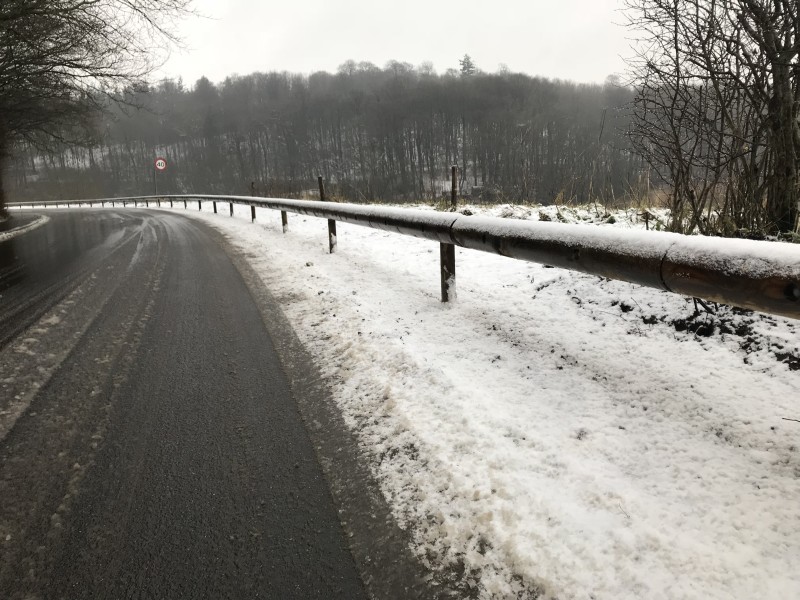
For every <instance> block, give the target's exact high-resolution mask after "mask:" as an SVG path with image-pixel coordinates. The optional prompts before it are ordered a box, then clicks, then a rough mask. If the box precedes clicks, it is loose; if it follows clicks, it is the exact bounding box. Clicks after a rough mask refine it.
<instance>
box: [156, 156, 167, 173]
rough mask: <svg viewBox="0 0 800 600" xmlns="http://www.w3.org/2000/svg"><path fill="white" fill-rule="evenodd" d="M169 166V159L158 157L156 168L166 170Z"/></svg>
mask: <svg viewBox="0 0 800 600" xmlns="http://www.w3.org/2000/svg"><path fill="white" fill-rule="evenodd" d="M166 168H167V159H166V158H161V157H158V158H157V159H156V169H158V170H159V171H164V170H165V169H166Z"/></svg>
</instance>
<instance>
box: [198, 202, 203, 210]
mask: <svg viewBox="0 0 800 600" xmlns="http://www.w3.org/2000/svg"><path fill="white" fill-rule="evenodd" d="M197 210H203V201H202V200H198V201H197Z"/></svg>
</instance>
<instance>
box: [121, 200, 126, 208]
mask: <svg viewBox="0 0 800 600" xmlns="http://www.w3.org/2000/svg"><path fill="white" fill-rule="evenodd" d="M125 206H126V203H125V200H123V201H122V208H125Z"/></svg>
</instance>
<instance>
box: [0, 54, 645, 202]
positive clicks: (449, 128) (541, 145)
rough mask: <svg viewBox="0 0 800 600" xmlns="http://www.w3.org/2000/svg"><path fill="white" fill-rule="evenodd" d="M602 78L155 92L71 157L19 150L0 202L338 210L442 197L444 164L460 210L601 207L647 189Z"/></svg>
mask: <svg viewBox="0 0 800 600" xmlns="http://www.w3.org/2000/svg"><path fill="white" fill-rule="evenodd" d="M632 94H633V93H632V91H631V90H629V89H627V88H625V87H624V86H621V85H618V84H617V83H616V82H613V81H609V82H607V83H606V84H605V85H579V84H574V83H570V82H563V81H550V80H546V79H542V78H536V77H530V76H527V75H523V74H517V73H510V72H498V73H494V74H487V73H481V72H478V71H477V70H476V69H474V66H473V65H472V64H471V63H467V64H464V61H462V69H461V71H455V70H452V69H451V70H449V71H448V72H447V73H445V74H436V73H434V72H433V70H432V69H431V68H429V67H427V66H425V65H423V66H421V67H418V68H414V67H412V66H411V65H410V64H408V63H400V62H391V63H389V64H387V65H386V66H385V68H383V69H381V68H378V67H376V66H375V65H373V64H371V63H355V62H352V61H351V62H348V63H345V64H344V65H342V66H341V67H340V68H339V70H338V72H337V73H336V74H331V73H325V72H318V73H314V74H312V75H310V76H303V75H297V74H291V73H285V72H284V73H254V74H251V75H245V76H234V77H230V78H228V79H226V80H225V81H224V82H222V83H220V84H218V85H215V84H214V83H212V82H210V81H209V80H208V79H205V78H202V79H200V80H198V81H197V82H196V83H194V84H193V85H191V86H185V85H184V84H183V83H182V82H181V81H177V82H176V81H171V80H167V81H162V82H161V83H159V84H158V85H156V86H154V87H144V86H143V87H142V88H141V89H138V90H127V91H126V92H125V93H124V96H125V100H126V104H127V108H125V107H124V105H123V107H119V106H115V107H112V108H111V110H110V112H108V113H107V114H105V115H103V116H101V117H98V120H97V121H96V122H95V123H94V124H93V131H94V140H93V143H91V144H89V145H87V146H86V147H79V146H75V145H74V144H70V145H66V144H64V145H59V144H57V143H56V144H50V149H49V150H48V151H47V152H45V153H43V152H42V151H41V150H37V149H35V148H34V147H32V146H22V147H18V148H17V151H16V152H15V153H14V156H15V160H14V161H13V162H11V163H10V164H9V165H8V166H9V179H8V184H9V185H8V187H9V189H8V192H9V196H10V197H11V198H14V199H31V198H34V197H35V198H37V199H45V198H66V197H100V196H119V195H134V194H148V193H152V192H153V191H154V181H153V178H154V172H153V171H154V170H153V160H154V158H155V157H156V156H157V155H160V156H164V157H165V158H166V159H167V161H168V165H169V166H168V168H167V170H166V171H165V172H163V173H159V174H158V181H157V186H158V191H159V192H160V193H168V192H170V193H180V192H189V193H191V192H208V193H211V192H216V193H238V194H249V193H251V191H252V190H254V191H255V192H256V193H257V194H259V195H269V196H282V195H293V196H296V195H299V194H301V193H302V192H303V191H304V190H308V189H313V188H314V187H315V181H316V177H317V176H318V175H322V176H323V177H324V178H325V179H326V181H328V182H329V186H330V187H331V189H332V191H333V193H334V194H335V195H336V196H338V197H340V198H343V199H346V200H349V201H378V200H391V201H405V200H421V199H429V198H435V197H439V196H440V195H441V194H442V192H443V191H446V190H449V171H450V166H451V165H454V164H457V165H458V166H459V172H460V187H461V190H462V193H463V194H464V195H471V196H472V198H473V200H475V201H478V200H484V201H485V200H497V201H513V202H521V201H535V202H541V203H545V204H546V203H550V202H553V201H554V200H559V201H566V200H576V201H579V202H585V201H591V200H600V201H603V202H607V203H608V202H612V201H613V200H615V199H620V198H621V197H623V196H625V195H627V194H630V193H631V192H632V191H634V190H636V193H639V191H640V189H639V188H641V187H642V186H645V185H646V181H644V178H643V177H642V175H641V173H642V171H643V168H642V161H641V159H640V158H639V157H638V156H637V155H635V154H634V153H632V152H631V151H630V150H629V145H628V144H629V143H628V141H627V139H626V138H625V136H624V130H625V129H626V128H627V123H626V121H625V119H626V116H625V111H624V107H625V106H626V105H627V104H628V103H629V101H630V100H631V98H632Z"/></svg>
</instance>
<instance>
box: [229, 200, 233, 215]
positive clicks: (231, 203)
mask: <svg viewBox="0 0 800 600" xmlns="http://www.w3.org/2000/svg"><path fill="white" fill-rule="evenodd" d="M230 205H231V216H233V202H230Z"/></svg>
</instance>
